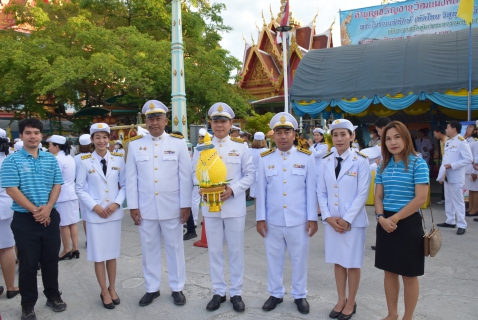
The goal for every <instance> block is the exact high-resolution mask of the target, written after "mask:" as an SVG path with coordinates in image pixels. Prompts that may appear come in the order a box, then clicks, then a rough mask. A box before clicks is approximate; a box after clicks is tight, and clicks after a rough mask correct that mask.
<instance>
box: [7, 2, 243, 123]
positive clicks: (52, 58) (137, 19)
mask: <svg viewBox="0 0 478 320" xmlns="http://www.w3.org/2000/svg"><path fill="white" fill-rule="evenodd" d="M182 5H183V12H182V19H183V32H184V34H183V39H184V45H185V57H186V58H185V79H186V98H187V107H188V111H189V112H188V117H189V119H188V120H189V121H190V122H191V121H199V120H200V119H201V117H202V115H203V114H204V113H205V110H207V109H208V108H209V106H210V105H212V104H213V103H215V102H218V101H223V102H225V103H228V104H230V105H231V106H232V107H233V108H234V109H235V110H237V111H236V114H237V115H238V117H245V116H247V115H248V114H249V112H250V106H249V104H248V102H247V101H248V99H250V98H251V97H250V96H249V95H248V94H247V93H246V92H245V91H243V90H241V89H239V88H237V87H236V86H234V85H232V84H231V82H232V80H233V79H232V78H231V73H232V72H233V71H234V70H236V69H238V68H240V66H241V63H240V62H239V61H238V60H237V59H236V58H234V57H233V56H231V55H230V53H229V52H228V51H227V50H224V49H223V48H221V47H220V45H219V41H220V40H221V32H227V31H230V30H231V28H230V27H229V26H227V25H224V21H223V20H222V17H221V12H222V10H224V9H225V6H224V5H223V4H212V5H210V4H209V2H208V1H207V0H189V1H185V2H183V3H182ZM9 10H10V11H11V12H12V13H14V14H15V17H16V19H17V24H21V23H27V24H29V25H31V26H32V27H33V28H34V30H33V31H32V32H31V34H30V35H24V34H21V33H17V32H12V31H6V32H0V52H1V53H2V54H1V55H0V106H2V107H5V108H6V109H9V110H17V111H21V112H34V113H40V114H44V113H45V109H44V107H45V106H47V107H54V108H56V107H59V108H60V109H63V108H64V106H65V104H69V105H71V106H74V107H75V108H76V109H80V108H82V107H83V106H85V105H90V106H101V105H105V104H107V102H106V100H108V99H109V98H111V97H115V96H121V98H119V99H117V100H116V101H117V103H120V104H123V105H129V106H136V107H137V108H138V109H139V108H140V107H141V106H142V104H143V103H144V102H145V101H146V100H148V99H158V100H161V101H163V102H164V103H166V104H167V105H168V104H169V103H170V101H171V1H170V0H169V1H168V0H125V1H117V0H71V1H61V2H51V3H48V4H45V3H44V2H43V1H38V2H37V4H36V6H34V7H29V6H12V7H10V8H9ZM78 125H79V126H83V125H84V124H83V123H78Z"/></svg>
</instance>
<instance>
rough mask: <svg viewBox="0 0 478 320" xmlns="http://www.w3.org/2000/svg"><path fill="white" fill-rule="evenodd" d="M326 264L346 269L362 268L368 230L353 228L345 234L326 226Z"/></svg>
mask: <svg viewBox="0 0 478 320" xmlns="http://www.w3.org/2000/svg"><path fill="white" fill-rule="evenodd" d="M324 229H325V233H324V236H325V262H326V263H334V264H338V265H341V266H342V267H344V268H362V265H363V257H364V253H365V230H366V228H357V227H355V228H352V230H350V231H347V232H345V233H343V234H340V233H338V232H335V230H334V229H333V228H332V227H331V226H330V225H329V224H328V223H326V224H325V228H324Z"/></svg>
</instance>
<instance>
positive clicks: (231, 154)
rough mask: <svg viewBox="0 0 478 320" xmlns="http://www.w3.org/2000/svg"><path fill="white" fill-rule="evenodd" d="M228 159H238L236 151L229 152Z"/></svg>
mask: <svg viewBox="0 0 478 320" xmlns="http://www.w3.org/2000/svg"><path fill="white" fill-rule="evenodd" d="M228 156H229V157H239V153H237V151H236V150H231V151H230V152H229V154H228Z"/></svg>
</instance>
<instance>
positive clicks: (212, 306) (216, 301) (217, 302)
mask: <svg viewBox="0 0 478 320" xmlns="http://www.w3.org/2000/svg"><path fill="white" fill-rule="evenodd" d="M223 302H226V296H220V295H218V294H215V295H213V296H212V299H211V301H209V303H208V304H207V307H206V309H207V310H208V311H214V310H217V309H219V307H220V306H221V303H223Z"/></svg>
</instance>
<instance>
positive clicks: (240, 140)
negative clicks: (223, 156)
mask: <svg viewBox="0 0 478 320" xmlns="http://www.w3.org/2000/svg"><path fill="white" fill-rule="evenodd" d="M231 140H232V141H234V142H238V143H244V139H241V138H235V137H231Z"/></svg>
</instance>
